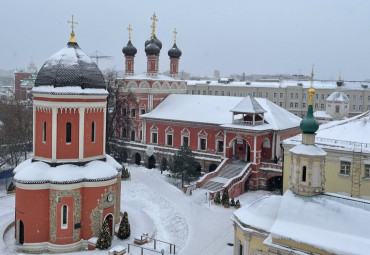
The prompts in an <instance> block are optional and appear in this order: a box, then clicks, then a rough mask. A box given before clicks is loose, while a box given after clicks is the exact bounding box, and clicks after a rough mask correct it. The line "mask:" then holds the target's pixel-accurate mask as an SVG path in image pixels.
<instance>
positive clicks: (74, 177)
mask: <svg viewBox="0 0 370 255" xmlns="http://www.w3.org/2000/svg"><path fill="white" fill-rule="evenodd" d="M121 168H122V166H121V165H120V164H118V163H117V161H116V160H114V159H113V158H112V157H111V156H109V155H107V157H106V161H105V162H104V161H100V160H94V161H91V162H89V163H87V164H86V165H84V166H77V165H72V164H64V165H59V166H56V167H51V166H50V165H49V164H47V163H45V162H42V161H36V162H32V159H28V160H26V161H24V162H22V163H21V164H20V165H18V166H17V167H16V168H15V169H14V174H15V175H14V179H15V181H16V182H19V183H77V182H84V181H85V182H88V181H103V180H110V179H113V178H115V177H117V175H118V171H120V169H121Z"/></svg>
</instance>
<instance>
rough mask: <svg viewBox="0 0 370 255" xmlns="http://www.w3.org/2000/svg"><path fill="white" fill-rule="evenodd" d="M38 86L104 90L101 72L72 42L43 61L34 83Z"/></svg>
mask: <svg viewBox="0 0 370 255" xmlns="http://www.w3.org/2000/svg"><path fill="white" fill-rule="evenodd" d="M39 86H54V87H70V86H73V87H81V88H82V89H85V88H93V89H105V83H104V77H103V74H102V72H101V71H100V69H99V68H98V66H97V65H96V64H95V62H94V61H93V60H92V59H91V58H90V57H89V56H87V55H86V54H85V53H84V52H83V51H82V50H81V49H80V47H79V46H78V44H77V43H74V42H68V44H67V47H65V48H63V49H61V50H60V51H58V52H57V53H55V54H54V55H52V56H51V57H49V58H48V59H47V60H46V61H45V63H44V65H43V66H42V67H41V69H40V71H39V73H38V74H37V78H36V81H35V87H39Z"/></svg>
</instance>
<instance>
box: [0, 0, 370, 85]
mask: <svg viewBox="0 0 370 255" xmlns="http://www.w3.org/2000/svg"><path fill="white" fill-rule="evenodd" d="M154 11H155V12H156V14H157V16H158V19H159V21H158V22H157V30H156V35H157V37H158V38H159V39H160V40H161V41H162V43H163V48H162V51H161V55H160V66H159V69H160V72H163V71H166V70H168V69H169V59H168V55H167V51H168V49H169V48H171V46H172V44H173V33H172V31H173V29H174V28H175V27H176V29H177V31H178V34H177V45H178V47H179V48H180V49H181V50H182V52H183V55H182V57H181V59H180V70H184V71H187V72H190V73H192V74H194V75H197V74H199V75H212V74H213V70H214V69H218V70H220V71H221V75H223V76H226V75H228V74H230V73H240V74H241V73H242V72H245V73H246V74H252V73H254V74H257V73H258V74H277V73H286V74H297V73H301V74H309V73H310V71H311V66H312V64H315V74H316V78H320V79H337V77H338V74H339V71H340V70H341V71H342V77H343V79H345V80H364V79H370V1H369V0H363V1H360V0H358V1H357V0H284V1H281V0H270V1H266V0H255V1H251V0H238V1H237V0H235V1H233V0H230V1H218V0H197V1H195V0H187V1H175V0H160V1H154V0H137V1H135V0H131V1H126V0H109V1H108V0H107V1H102V0H100V1H96V0H84V1H80V0H79V1H77V0H65V1H50V0H42V1H41V0H40V1H39V0H33V1H32V0H5V1H1V12H0V13H1V14H0V24H1V25H0V26H1V40H0V68H1V69H13V68H25V67H26V66H27V65H28V63H29V62H30V60H31V57H33V60H34V62H35V63H36V65H37V67H38V68H40V67H41V66H42V64H43V62H44V61H45V60H46V59H47V58H48V57H49V56H50V55H52V54H53V53H55V52H56V51H58V50H59V49H61V48H62V47H64V46H65V45H66V43H67V42H68V40H69V37H70V36H69V34H70V30H71V29H70V25H69V24H67V20H69V19H70V18H71V15H72V14H74V15H75V20H76V21H77V22H78V25H76V27H75V32H76V39H77V42H78V43H79V45H80V47H81V48H82V49H83V50H84V51H85V52H86V53H87V54H89V55H90V54H93V52H94V51H95V50H98V51H99V52H101V53H102V54H104V55H109V56H113V57H114V59H113V60H102V61H100V62H99V67H100V68H101V69H105V68H107V67H113V66H115V67H116V69H119V70H123V69H124V56H123V54H122V51H121V50H122V47H123V46H125V45H126V43H127V41H128V31H127V30H126V28H127V26H128V25H129V24H131V26H132V27H133V31H132V42H133V44H134V46H135V47H136V48H137V49H138V54H137V55H136V58H135V71H136V73H141V72H144V71H145V70H146V57H145V52H144V42H145V40H146V39H148V38H149V37H150V32H151V28H150V24H151V20H150V17H151V15H152V14H153V12H154Z"/></svg>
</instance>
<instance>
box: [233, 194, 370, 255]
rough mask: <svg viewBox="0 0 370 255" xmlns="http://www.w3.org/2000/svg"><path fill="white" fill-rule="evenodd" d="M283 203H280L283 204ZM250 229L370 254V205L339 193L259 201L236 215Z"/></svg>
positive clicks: (320, 246) (340, 251)
mask: <svg viewBox="0 0 370 255" xmlns="http://www.w3.org/2000/svg"><path fill="white" fill-rule="evenodd" d="M279 202H280V203H279ZM234 215H235V216H236V217H237V218H238V219H239V221H240V222H242V223H243V224H245V225H247V226H252V227H254V228H257V229H262V230H265V231H267V232H270V234H271V236H272V237H273V238H276V239H288V240H293V241H295V242H298V243H303V244H307V245H310V246H313V247H316V248H318V249H322V250H325V251H328V252H331V253H335V254H368V249H369V247H370V235H369V233H370V224H365V223H366V222H368V220H369V218H370V202H368V201H364V200H361V199H352V198H350V197H341V196H338V195H336V194H330V193H324V194H322V195H318V196H313V197H305V196H300V195H296V194H294V193H293V192H292V191H290V190H287V191H286V192H285V194H284V196H282V197H281V199H280V200H279V199H278V198H274V197H272V198H268V199H264V200H262V199H261V200H259V201H257V202H255V203H253V204H251V205H250V206H248V207H247V208H243V207H242V208H241V209H239V210H237V211H235V212H234Z"/></svg>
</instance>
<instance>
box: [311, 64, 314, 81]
mask: <svg viewBox="0 0 370 255" xmlns="http://www.w3.org/2000/svg"><path fill="white" fill-rule="evenodd" d="M313 68H314V65H312V72H311V79H312V80H313V76H314V72H313Z"/></svg>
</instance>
